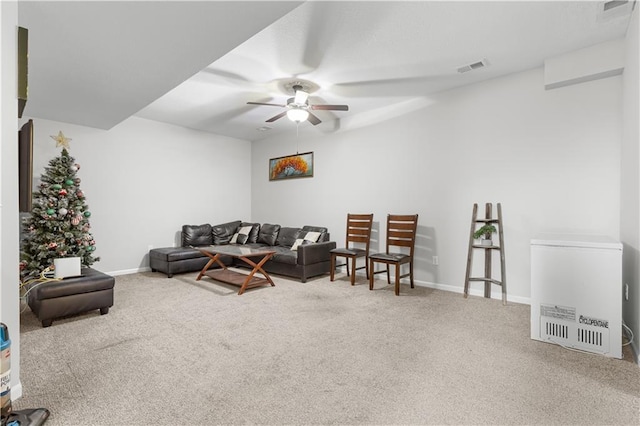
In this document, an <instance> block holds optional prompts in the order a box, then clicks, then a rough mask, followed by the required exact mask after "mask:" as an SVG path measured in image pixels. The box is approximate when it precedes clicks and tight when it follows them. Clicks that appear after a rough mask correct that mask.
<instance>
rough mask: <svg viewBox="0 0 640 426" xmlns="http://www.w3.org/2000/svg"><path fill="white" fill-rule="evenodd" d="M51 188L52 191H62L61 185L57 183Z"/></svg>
mask: <svg viewBox="0 0 640 426" xmlns="http://www.w3.org/2000/svg"><path fill="white" fill-rule="evenodd" d="M51 187H52V188H53V189H62V185H60V184H59V183H54V184H53V185H52V186H51Z"/></svg>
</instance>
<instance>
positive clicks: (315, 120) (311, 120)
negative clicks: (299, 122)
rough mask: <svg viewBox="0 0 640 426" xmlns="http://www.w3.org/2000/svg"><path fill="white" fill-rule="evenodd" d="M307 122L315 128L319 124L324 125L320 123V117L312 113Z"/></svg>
mask: <svg viewBox="0 0 640 426" xmlns="http://www.w3.org/2000/svg"><path fill="white" fill-rule="evenodd" d="M307 112H309V111H307ZM285 114H286V113H285ZM307 120H308V121H309V123H311V124H313V125H314V126H317V125H318V124H320V123H322V121H320V119H319V118H318V117H316V116H315V115H313V114H311V113H310V112H309V118H307Z"/></svg>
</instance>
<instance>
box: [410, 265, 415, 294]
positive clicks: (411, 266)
mask: <svg viewBox="0 0 640 426" xmlns="http://www.w3.org/2000/svg"><path fill="white" fill-rule="evenodd" d="M409 279H410V281H411V288H415V287H414V286H413V262H409Z"/></svg>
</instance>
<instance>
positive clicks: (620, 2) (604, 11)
mask: <svg viewBox="0 0 640 426" xmlns="http://www.w3.org/2000/svg"><path fill="white" fill-rule="evenodd" d="M634 6H635V2H633V1H629V0H611V1H605V2H602V3H600V4H599V5H598V17H597V21H598V22H605V21H609V20H612V19H616V18H622V17H629V16H630V15H631V11H632V10H633V8H634Z"/></svg>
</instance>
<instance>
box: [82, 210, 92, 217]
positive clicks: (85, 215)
mask: <svg viewBox="0 0 640 426" xmlns="http://www.w3.org/2000/svg"><path fill="white" fill-rule="evenodd" d="M83 214H84V217H89V216H91V212H90V211H86V212H84V213H83Z"/></svg>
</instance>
